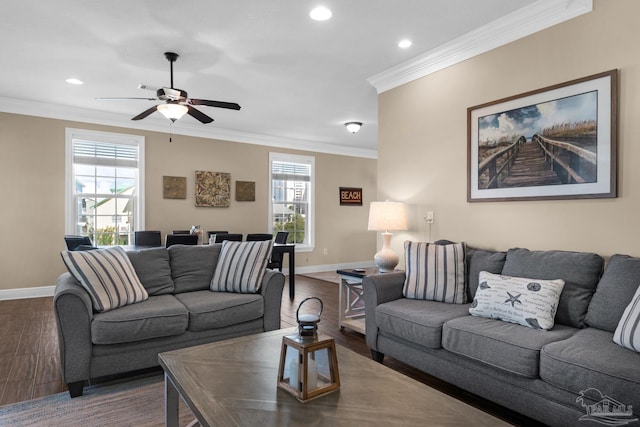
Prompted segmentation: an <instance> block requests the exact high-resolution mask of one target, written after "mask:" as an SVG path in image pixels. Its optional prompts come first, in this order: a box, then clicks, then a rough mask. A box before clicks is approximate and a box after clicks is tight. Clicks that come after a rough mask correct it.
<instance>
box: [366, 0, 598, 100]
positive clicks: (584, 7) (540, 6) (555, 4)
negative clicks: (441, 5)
mask: <svg viewBox="0 0 640 427" xmlns="http://www.w3.org/2000/svg"><path fill="white" fill-rule="evenodd" d="M592 10H593V0H538V1H537V2H535V3H532V4H530V5H529V6H525V7H523V8H521V9H518V10H516V11H514V12H512V13H510V14H508V15H506V16H504V17H502V18H499V19H497V20H495V21H493V22H490V23H489V24H487V25H484V26H482V27H480V28H478V29H476V30H473V31H471V32H469V33H466V34H464V35H462V36H460V37H458V38H457V39H454V40H452V41H450V42H447V43H445V44H443V45H441V46H439V47H438V48H436V49H433V50H430V51H428V52H426V53H424V54H422V55H419V56H416V57H415V58H413V59H411V60H409V61H406V62H403V63H401V64H398V65H396V66H394V67H392V68H389V69H388V70H386V71H383V72H382V73H379V74H376V75H375V76H372V77H369V78H368V79H367V81H368V82H369V83H370V84H371V85H372V86H373V87H375V88H376V90H377V91H378V93H379V94H380V93H382V92H385V91H387V90H390V89H393V88H396V87H398V86H400V85H403V84H405V83H409V82H411V81H413V80H416V79H418V78H420V77H424V76H427V75H429V74H432V73H435V72H436V71H440V70H442V69H444V68H447V67H450V66H452V65H455V64H458V63H460V62H462V61H465V60H467V59H469V58H472V57H474V56H477V55H480V54H482V53H485V52H488V51H490V50H492V49H495V48H497V47H500V46H503V45H506V44H508V43H511V42H513V41H516V40H518V39H521V38H523V37H526V36H528V35H531V34H534V33H536V32H538V31H542V30H544V29H545V28H549V27H551V26H553V25H557V24H560V23H562V22H565V21H568V20H570V19H573V18H575V17H577V16H580V15H583V14H585V13H589V12H591V11H592Z"/></svg>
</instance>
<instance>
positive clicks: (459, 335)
mask: <svg viewBox="0 0 640 427" xmlns="http://www.w3.org/2000/svg"><path fill="white" fill-rule="evenodd" d="M466 255H467V256H466V261H465V262H466V274H467V291H468V295H467V297H468V300H469V301H472V300H473V296H474V294H475V292H476V289H477V287H478V273H479V272H480V271H489V272H491V273H495V274H504V275H509V276H517V277H527V278H535V279H558V278H560V279H563V280H564V281H565V287H564V290H563V291H562V294H561V297H560V302H559V304H558V311H557V313H556V318H555V321H556V323H555V326H554V327H553V329H551V330H549V331H543V330H538V329H532V328H528V327H526V326H521V325H518V324H515V323H508V322H504V321H501V320H496V319H489V318H483V317H477V316H471V315H469V307H470V304H447V303H442V302H434V301H425V300H415V299H407V298H404V297H403V283H404V280H405V274H404V272H396V273H387V274H380V275H375V276H369V277H367V278H365V280H364V281H363V286H364V298H365V314H366V342H367V345H368V347H369V348H370V349H371V353H372V357H373V358H374V359H376V360H378V361H380V362H382V361H383V358H384V355H389V356H391V357H393V358H395V359H397V360H400V361H402V362H404V363H407V364H409V365H411V366H413V367H416V368H418V369H420V370H422V371H424V372H426V373H428V374H430V375H432V376H435V377H437V378H439V379H441V380H444V381H445V382H448V383H450V384H453V385H455V386H458V387H460V388H462V389H464V390H466V391H469V392H471V393H473V394H476V395H478V396H481V397H483V398H485V399H488V400H490V401H493V402H495V403H498V404H499V405H502V406H504V407H507V408H509V409H511V410H514V411H516V412H518V413H521V414H523V415H525V416H527V417H530V418H533V419H535V420H538V421H540V422H543V423H545V424H548V425H557V426H569V425H583V426H584V425H589V424H591V423H588V422H587V423H585V422H581V421H580V418H581V417H583V420H584V419H591V421H593V420H594V419H598V418H597V417H598V416H597V415H593V414H595V413H596V412H597V411H598V408H600V409H601V408H602V407H603V405H605V406H606V405H609V407H611V406H612V405H614V404H616V402H619V403H622V404H624V405H626V409H629V406H632V407H633V415H627V416H614V417H613V420H614V421H619V420H622V419H633V418H638V417H640V354H639V353H636V352H634V351H631V350H629V349H626V348H624V347H621V346H619V345H617V344H616V343H614V342H613V332H614V331H615V329H616V326H617V324H618V322H619V320H620V318H621V317H622V314H623V311H624V309H625V307H626V306H627V305H628V304H629V302H630V301H631V300H632V298H633V295H634V293H635V291H636V289H637V288H638V285H640V259H639V258H632V257H629V256H625V255H614V256H613V257H611V259H610V260H609V261H608V263H607V268H606V270H605V269H604V268H603V267H604V260H603V259H602V258H601V257H600V256H599V255H596V254H592V253H578V252H563V251H529V250H526V249H518V248H516V249H510V250H508V251H507V252H493V251H486V250H479V249H471V248H468V249H467V254H466ZM603 270H604V273H603ZM589 411H591V413H592V416H591V417H589V416H587V415H588V412H589ZM603 420H604V419H603V418H600V419H599V421H600V422H602V421H603ZM591 425H598V424H591Z"/></svg>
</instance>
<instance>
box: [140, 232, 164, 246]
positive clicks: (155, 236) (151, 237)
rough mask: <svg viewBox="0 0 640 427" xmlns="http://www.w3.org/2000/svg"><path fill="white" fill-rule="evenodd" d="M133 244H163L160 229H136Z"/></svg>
mask: <svg viewBox="0 0 640 427" xmlns="http://www.w3.org/2000/svg"><path fill="white" fill-rule="evenodd" d="M133 242H134V243H133V244H134V245H136V246H162V233H160V231H149V230H144V231H136V232H134V234H133Z"/></svg>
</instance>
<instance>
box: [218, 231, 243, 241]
mask: <svg viewBox="0 0 640 427" xmlns="http://www.w3.org/2000/svg"><path fill="white" fill-rule="evenodd" d="M215 236H216V241H215V243H222V242H223V241H225V240H230V241H232V242H242V234H235V233H216V235H215Z"/></svg>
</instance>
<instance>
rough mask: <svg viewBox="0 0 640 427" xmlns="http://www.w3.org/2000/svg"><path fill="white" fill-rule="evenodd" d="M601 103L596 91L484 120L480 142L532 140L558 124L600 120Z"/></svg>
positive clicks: (496, 115)
mask: <svg viewBox="0 0 640 427" xmlns="http://www.w3.org/2000/svg"><path fill="white" fill-rule="evenodd" d="M597 104H598V92H597V91H592V92H586V93H582V94H579V95H573V96H569V97H566V98H560V99H555V100H553V101H548V102H542V103H540V104H536V105H530V106H526V107H522V108H517V109H514V110H510V111H503V112H500V113H496V114H491V115H488V116H484V117H480V118H479V119H478V132H479V134H478V141H479V142H485V141H495V140H498V139H500V138H501V137H504V136H510V135H514V134H517V135H524V136H525V137H526V138H527V139H530V138H531V137H532V136H533V135H534V134H535V133H537V132H540V131H541V130H542V129H545V128H548V127H551V126H553V125H554V124H562V123H575V122H582V121H586V120H596V119H597V112H598V111H597V106H598V105H597Z"/></svg>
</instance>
